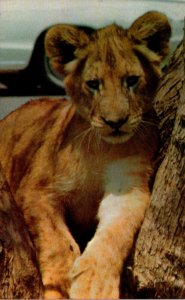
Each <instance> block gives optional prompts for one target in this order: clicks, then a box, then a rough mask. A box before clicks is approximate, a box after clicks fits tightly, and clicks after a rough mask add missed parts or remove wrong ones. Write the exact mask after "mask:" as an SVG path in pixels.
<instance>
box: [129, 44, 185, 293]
mask: <svg viewBox="0 0 185 300" xmlns="http://www.w3.org/2000/svg"><path fill="white" fill-rule="evenodd" d="M183 54H184V47H183V44H181V45H180V47H178V49H177V50H176V53H175V55H174V57H173V59H172V61H171V64H170V67H169V71H168V73H167V75H165V77H164V79H163V81H162V82H161V86H160V88H159V91H158V93H157V95H156V101H155V107H156V112H157V115H158V117H159V127H160V134H161V149H160V154H159V157H158V161H160V167H159V169H158V171H157V174H156V177H155V182H154V186H153V192H152V199H151V205H150V207H149V209H148V211H147V214H146V217H145V220H144V223H143V225H142V228H141V230H140V233H139V236H138V239H137V242H136V246H135V251H134V254H133V256H132V257H131V259H130V262H129V264H128V266H127V270H126V273H127V276H128V286H129V289H128V290H127V292H126V296H127V297H138V298H139V297H142V298H185V84H184V80H185V72H184V56H183ZM161 161H162V162H161ZM130 283H132V284H130Z"/></svg>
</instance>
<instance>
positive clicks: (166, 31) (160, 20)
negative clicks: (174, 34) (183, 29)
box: [128, 11, 171, 61]
mask: <svg viewBox="0 0 185 300" xmlns="http://www.w3.org/2000/svg"><path fill="white" fill-rule="evenodd" d="M170 35H171V27H170V24H169V21H168V19H167V17H166V16H165V15H164V14H162V13H159V12H155V11H153V12H148V13H146V14H144V15H143V16H141V17H140V18H138V19H137V20H136V21H135V22H134V23H133V24H132V25H131V27H130V29H129V30H128V36H129V37H130V38H131V39H132V40H133V42H134V44H135V48H136V49H137V50H138V51H140V52H142V54H146V55H147V53H146V52H147V49H148V50H149V51H150V52H151V51H152V52H153V54H155V55H153V58H154V57H156V58H157V59H158V60H159V61H161V60H162V59H163V58H164V57H165V56H166V55H167V54H168V52H169V38H170ZM148 54H149V53H148ZM151 57H152V55H151Z"/></svg>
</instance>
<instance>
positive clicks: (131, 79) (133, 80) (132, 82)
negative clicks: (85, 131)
mask: <svg viewBox="0 0 185 300" xmlns="http://www.w3.org/2000/svg"><path fill="white" fill-rule="evenodd" d="M138 81H139V76H137V75H132V76H128V77H127V78H126V85H127V88H132V87H134V86H136V84H137V83H138Z"/></svg>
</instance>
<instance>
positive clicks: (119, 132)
mask: <svg viewBox="0 0 185 300" xmlns="http://www.w3.org/2000/svg"><path fill="white" fill-rule="evenodd" d="M125 134H126V132H123V131H120V130H119V129H115V130H114V131H113V132H112V133H111V134H110V135H111V136H113V137H120V136H123V135H125Z"/></svg>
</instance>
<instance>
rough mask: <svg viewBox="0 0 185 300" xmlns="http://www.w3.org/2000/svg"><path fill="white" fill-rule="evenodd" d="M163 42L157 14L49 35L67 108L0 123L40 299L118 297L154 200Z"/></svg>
mask: <svg viewBox="0 0 185 300" xmlns="http://www.w3.org/2000/svg"><path fill="white" fill-rule="evenodd" d="M169 37H170V25H169V23H168V20H167V18H166V17H165V16H164V15H163V14H161V13H158V12H149V13H146V14H145V15H143V16H141V17H140V18H139V19H137V20H136V21H135V22H134V23H133V24H132V26H131V27H130V28H129V29H128V30H124V29H122V28H121V27H119V26H116V25H111V26H108V27H105V28H103V29H100V30H97V31H94V32H91V33H90V32H86V31H85V30H83V29H80V28H77V27H75V26H70V25H58V26H55V27H53V28H51V29H50V30H49V31H48V33H47V35H46V40H45V47H46V53H47V55H48V58H49V59H50V62H51V64H52V65H53V68H55V69H57V70H58V71H59V72H62V73H63V74H65V76H66V77H65V86H66V90H67V93H68V95H69V96H70V97H71V101H69V100H60V99H58V100H49V99H43V100H38V101H32V102H30V103H28V104H26V105H24V106H22V107H21V108H20V109H18V110H16V111H14V112H13V113H12V114H10V115H9V116H8V117H6V118H5V119H4V120H3V121H2V122H1V126H0V139H1V145H0V161H1V163H2V166H3V169H4V171H5V174H6V177H7V180H8V182H9V184H10V187H11V191H12V193H13V195H14V197H15V199H16V202H17V204H18V205H19V207H20V208H21V209H22V211H23V214H24V218H25V221H26V223H27V226H28V229H29V231H30V234H31V237H32V239H33V242H34V245H35V248H36V253H37V258H38V262H39V266H40V271H41V274H42V280H43V285H44V297H45V298H67V297H70V298H106V299H108V298H118V297H119V283H120V273H121V270H122V267H123V263H124V261H125V259H126V257H127V255H128V253H129V250H130V249H131V247H132V244H133V240H134V236H135V234H136V232H137V230H138V229H139V227H140V225H141V223H142V221H143V218H144V214H145V210H146V208H147V206H148V204H149V200H150V192H149V187H148V185H149V180H150V176H151V172H152V159H153V157H154V154H155V151H156V147H157V133H156V126H154V123H155V116H154V113H153V109H152V99H153V97H154V93H155V91H156V88H157V85H158V82H159V78H160V74H161V72H160V62H161V60H162V59H163V58H164V57H165V56H166V54H167V53H168V41H169ZM95 227H96V231H95V233H94V235H93V234H92V233H93V230H94V228H95ZM85 239H88V240H90V241H89V242H88V243H87V245H86V246H85V250H84V249H83V246H84V244H83V242H84V240H85ZM80 243H81V244H80ZM79 244H80V245H81V248H80V246H79ZM82 250H84V251H82Z"/></svg>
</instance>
